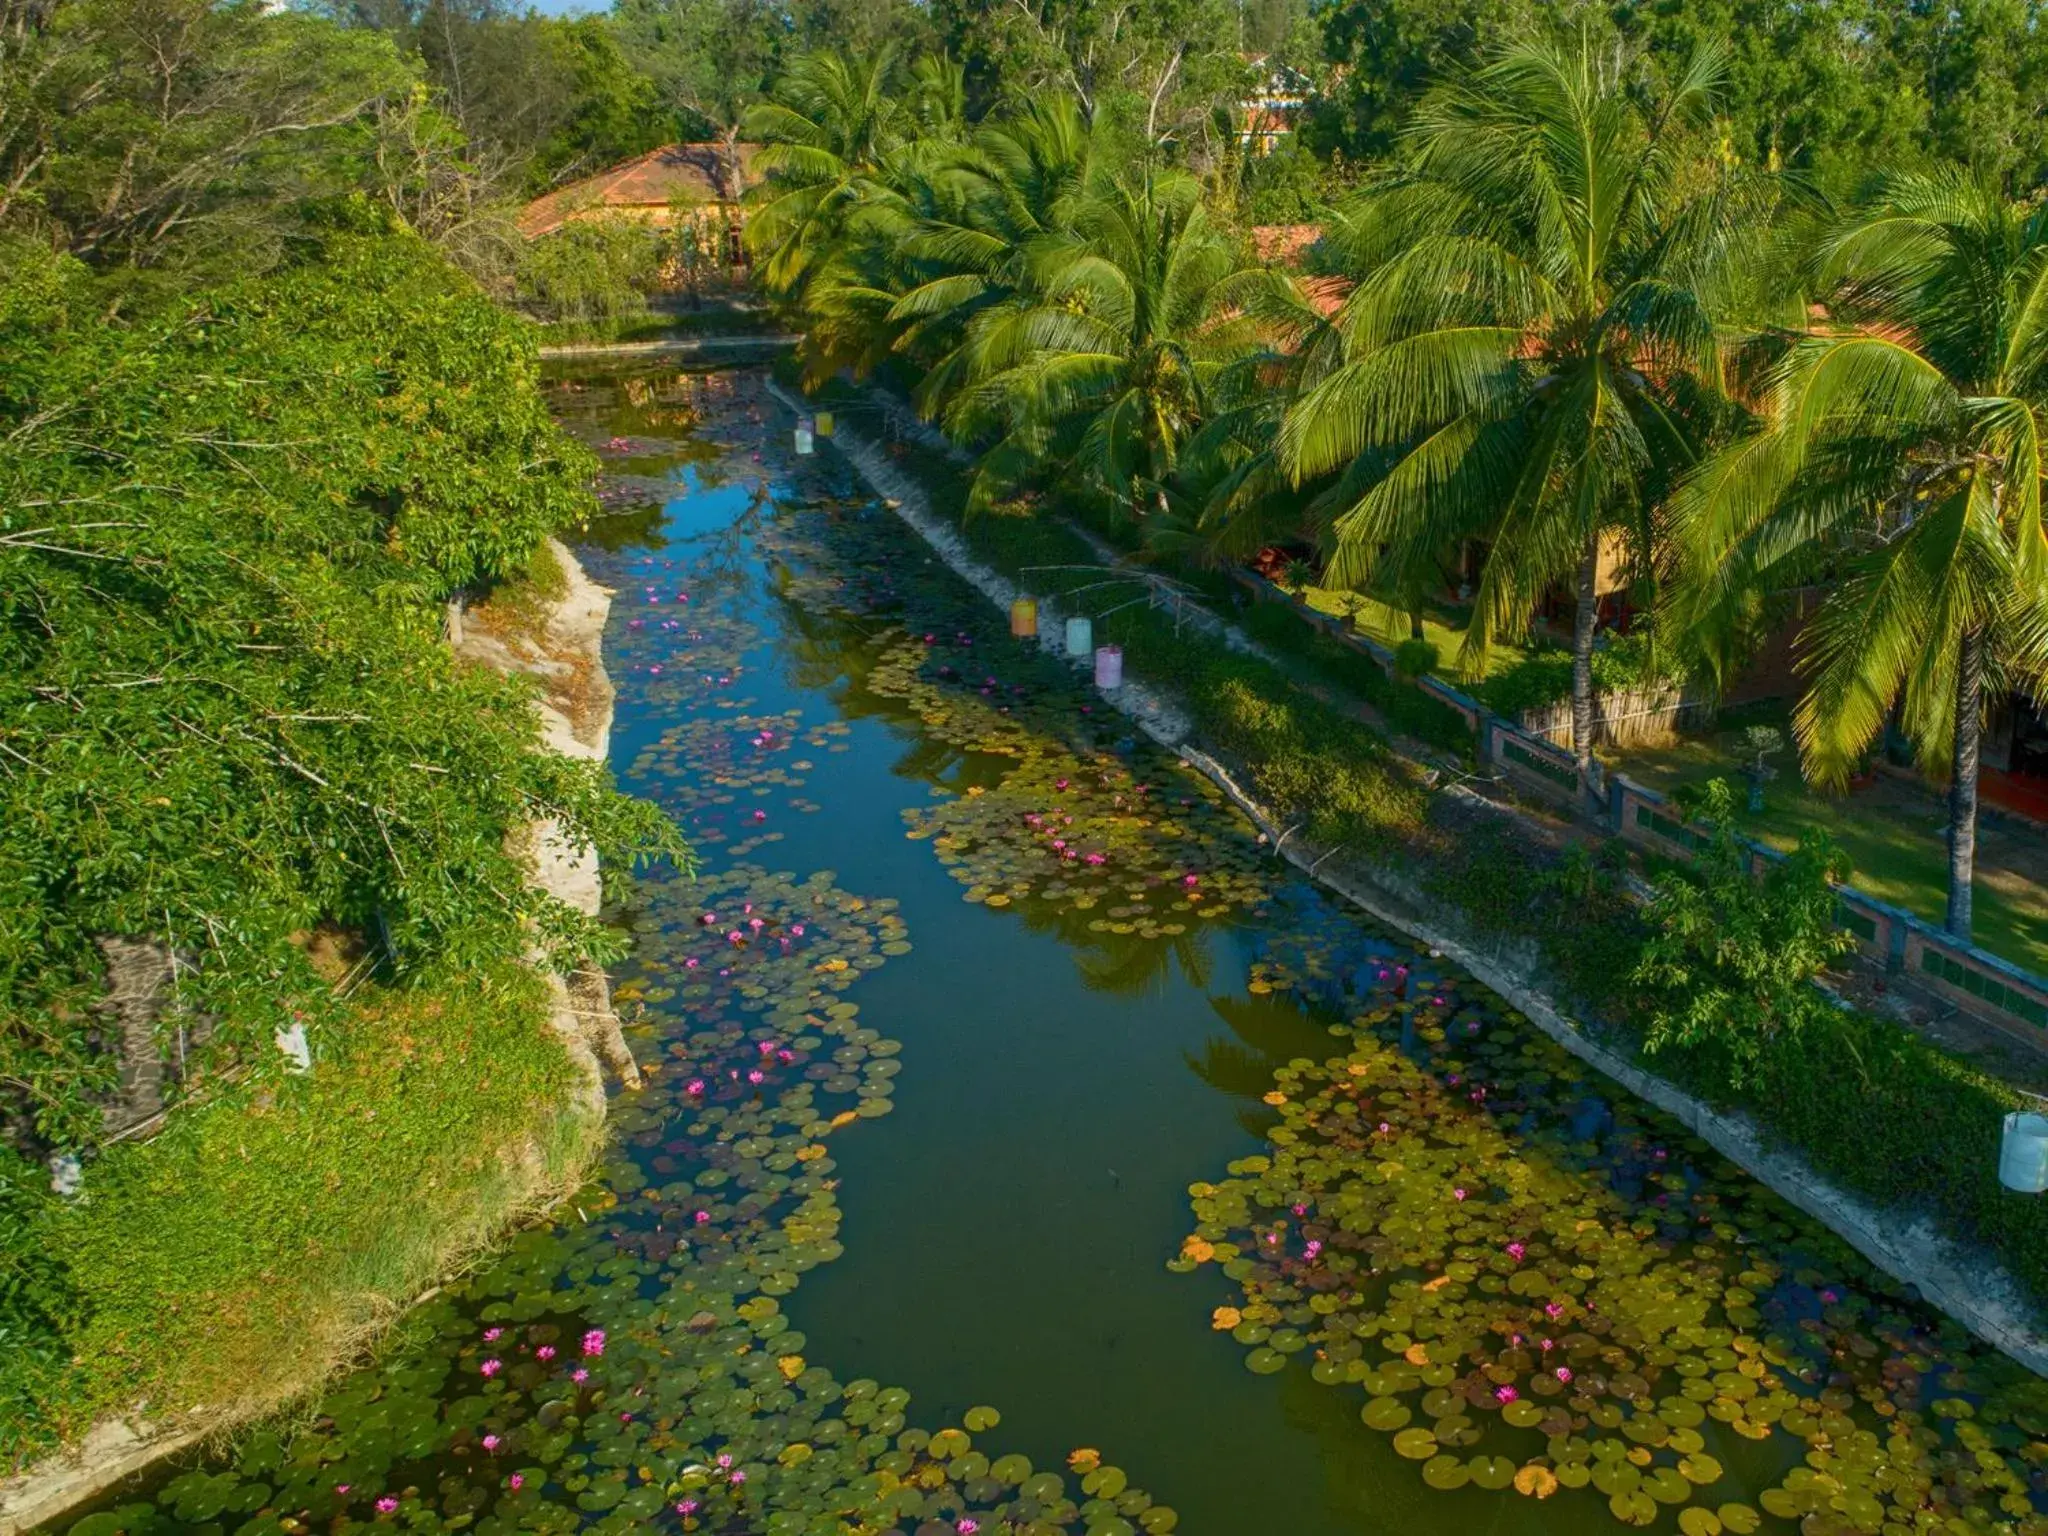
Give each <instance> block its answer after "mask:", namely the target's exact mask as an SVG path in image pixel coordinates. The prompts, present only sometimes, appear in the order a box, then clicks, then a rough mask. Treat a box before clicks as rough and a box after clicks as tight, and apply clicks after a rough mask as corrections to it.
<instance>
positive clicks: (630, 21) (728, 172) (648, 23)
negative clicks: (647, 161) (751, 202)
mask: <svg viewBox="0 0 2048 1536" xmlns="http://www.w3.org/2000/svg"><path fill="white" fill-rule="evenodd" d="M611 25H612V27H613V28H614V30H615V31H616V33H617V35H618V37H619V39H620V42H621V46H622V47H623V48H624V50H625V52H626V55H627V57H628V58H629V59H631V60H632V61H633V63H634V65H635V67H637V68H638V69H641V70H644V71H645V72H646V73H647V75H648V76H649V78H650V79H651V80H652V82H653V85H654V88H655V90H656V91H657V92H658V93H659V94H660V95H661V96H662V97H663V98H664V99H666V100H667V101H669V102H670V103H672V104H673V105H674V106H675V107H676V108H678V109H679V112H680V115H681V116H682V117H683V119H684V131H685V133H686V134H687V135H688V136H689V137H693V138H695V137H701V136H705V135H708V136H710V137H712V138H715V139H716V140H717V141H718V142H719V143H720V144H721V145H723V146H724V150H725V191H726V196H727V197H729V198H731V199H733V200H735V201H737V200H738V198H739V196H740V194H741V193H742V192H743V191H745V188H744V187H743V186H742V185H741V178H740V172H741V167H740V158H739V138H740V131H741V124H742V123H743V122H745V120H746V115H747V112H748V111H749V109H751V108H752V107H753V106H755V105H756V104H757V103H758V102H759V101H760V100H761V98H762V96H763V94H764V92H765V90H766V87H767V83H768V78H769V76H770V74H771V73H772V72H773V70H774V69H775V65H776V60H777V57H778V55H779V54H780V52H781V50H782V48H783V47H784V46H785V42H786V32H785V29H784V27H783V24H782V19H781V17H780V15H779V14H778V13H777V12H776V10H775V9H774V8H773V7H772V6H770V5H769V4H768V3H767V0H619V3H618V4H617V5H615V6H614V7H613V10H612V14H611Z"/></svg>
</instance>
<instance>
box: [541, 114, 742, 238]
mask: <svg viewBox="0 0 2048 1536" xmlns="http://www.w3.org/2000/svg"><path fill="white" fill-rule="evenodd" d="M758 152H759V146H758V145H754V144H732V145H726V144H665V145H663V146H662V147H661V148H660V149H655V150H649V151H648V152H647V153H646V154H644V155H641V156H640V157H639V158H638V159H634V160H628V161H627V162H626V163H625V164H623V165H615V166H613V167H612V168H611V169H610V170H608V171H600V172H598V173H597V174H596V175H595V176H586V177H584V178H583V179H582V180H581V181H574V182H571V183H570V184H569V185H568V186H566V187H558V188H557V189H556V190H554V191H553V192H550V193H548V194H547V196H545V197H540V198H536V199H534V201H532V202H530V203H528V204H527V205H526V207H525V208H524V209H523V210H522V211H521V213H520V215H519V232H520V233H521V234H523V235H524V236H526V238H527V239H529V240H538V239H539V238H540V237H541V236H543V235H549V234H553V233H554V232H555V231H556V230H558V229H560V228H562V227H563V226H564V225H566V224H570V223H573V222H575V221H577V220H579V219H601V218H628V219H640V220H644V221H646V222H647V223H650V224H653V225H655V226H657V227H659V228H663V229H667V228H671V227H673V226H674V225H675V224H677V223H678V222H680V221H683V220H688V219H695V220H702V221H704V222H705V223H706V225H707V226H708V227H710V228H712V229H715V230H716V232H717V237H718V242H719V245H720V251H719V255H720V259H722V260H723V261H724V262H725V264H726V265H727V266H732V267H738V266H743V265H745V263H746V251H745V249H744V248H743V247H742V246H741V244H740V227H741V224H742V222H743V219H744V214H743V210H742V207H741V201H740V200H741V198H742V197H743V196H744V195H745V193H746V190H747V188H748V187H749V186H751V185H752V184H753V179H754V178H753V162H754V156H755V155H756V154H757V153H758Z"/></svg>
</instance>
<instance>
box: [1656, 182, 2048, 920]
mask: <svg viewBox="0 0 2048 1536" xmlns="http://www.w3.org/2000/svg"><path fill="white" fill-rule="evenodd" d="M1811 278H1812V281H1813V284H1814V291H1815V292H1817V293H1819V294H1822V295H1824V297H1825V307H1824V308H1819V307H1817V308H1815V309H1814V310H1813V311H1812V312H1811V313H1812V315H1813V316H1814V318H1813V319H1811V321H1810V322H1809V324H1808V325H1806V326H1805V327H1804V328H1803V329H1802V330H1801V331H1800V332H1799V333H1796V334H1791V335H1780V336H1778V337H1775V338H1771V339H1770V340H1771V343H1772V345H1773V350H1775V351H1778V352H1779V353H1780V355H1779V356H1778V358H1777V360H1776V361H1775V363H1774V364H1772V365H1771V366H1770V367H1769V369H1768V371H1767V372H1766V373H1765V374H1764V375H1763V377H1762V380H1761V386H1760V390H1759V399H1758V410H1757V422H1756V426H1755V429H1754V430H1753V431H1751V432H1749V433H1748V434H1746V435H1745V436H1743V437H1741V438H1740V439H1738V440H1737V441H1735V442H1732V443H1730V444H1729V445H1728V446H1727V447H1726V448H1724V449H1723V450H1722V451H1721V452H1720V453H1719V454H1717V455H1716V456H1715V457H1714V458H1713V459H1712V460H1711V461H1710V462H1709V463H1708V464H1707V465H1706V466H1704V468H1703V469H1702V470H1701V471H1700V473H1699V474H1698V475H1697V476H1696V478H1695V479H1694V480H1693V481H1692V483H1691V484H1690V485H1689V486H1688V487H1687V488H1686V490H1685V491H1684V493H1683V494H1682V495H1681V496H1680V497H1679V498H1678V500H1677V503H1676V507H1675V512H1676V527H1677V547H1678V558H1679V568H1678V577H1679V579H1678V581H1677V582H1676V583H1675V598H1674V603H1673V612H1674V615H1675V617H1676V618H1677V620H1678V622H1680V623H1682V624H1683V625H1685V626H1686V627H1687V628H1688V630H1690V631H1691V632H1692V633H1694V634H1695V635H1697V636H1700V637H1702V638H1703V639H1704V640H1706V641H1708V642H1710V643H1713V644H1717V645H1718V649H1719V651H1720V654H1721V655H1722V657H1723V659H1724V660H1725V659H1726V658H1727V657H1728V656H1730V655H1732V654H1733V652H1734V645H1733V642H1734V641H1735V640H1736V639H1737V638H1738V637H1739V636H1740V634H1741V632H1742V631H1743V629H1744V628H1745V626H1746V624H1747V622H1748V621H1749V620H1750V619H1752V618H1753V617H1754V615H1755V614H1756V612H1757V609H1758V607H1759V604H1760V600H1761V599H1760V596H1759V595H1760V594H1763V593H1767V592H1769V591H1771V590H1773V589H1782V588H1784V587H1786V586H1789V585H1796V584H1799V583H1801V582H1805V581H1811V580H1814V579H1826V578H1832V581H1831V585H1830V588H1829V591H1828V593H1827V595H1826V597H1825V598H1824V599H1823V600H1822V602H1821V605H1820V608H1819V609H1818V611H1817V612H1816V613H1815V615H1814V617H1813V619H1812V620H1811V621H1810V622H1809V623H1808V624H1807V626H1806V628H1805V629H1804V631H1803V632H1802V635H1801V641H1800V663H1801V667H1802V670H1803V671H1804V674H1805V678H1806V691H1805V693H1804V695H1803V696H1802V697H1801V699H1800V701H1799V705H1798V709H1797V711H1796V713H1795V716H1794V728H1795V733H1796V735H1797V737H1798V740H1799V748H1800V754H1801V757H1802V759H1803V761H1804V764H1805V767H1806V771H1807V773H1808V775H1809V776H1810V777H1811V778H1813V779H1815V780H1816V781H1817V782H1819V783H1821V784H1823V785H1839V784H1841V783H1842V782H1843V781H1844V780H1845V779H1846V778H1847V776H1848V774H1849V772H1850V770H1851V766H1852V765H1853V764H1854V763H1855V762H1856V761H1857V760H1858V759H1859V758H1860V757H1861V756H1863V755H1864V754H1865V753H1866V752H1867V751H1868V749H1869V747H1870V744H1871V742H1872V740H1873V739H1874V738H1875V737H1876V736H1877V735H1878V733H1879V732H1880V731H1881V730H1882V729H1883V728H1884V724H1885V721H1886V719H1887V717H1888V716H1889V715H1890V714H1891V713H1892V711H1893V710H1894V708H1895V707H1896V708H1897V710H1898V718H1899V720H1900V722H1901V724H1902V725H1903V727H1904V729H1905V730H1906V732H1907V733H1908V734H1909V735H1910V736H1911V737H1912V739H1913V741H1914V743H1915V745H1916V747H1917V749H1918V751H1919V753H1920V756H1921V758H1922V761H1923V762H1926V763H1928V764H1930V765H1933V766H1935V767H1936V768H1937V769H1945V770H1946V772H1947V774H1948V776H1949V828H1948V838H1949V891H1948V916H1947V926H1948V930H1949V932H1951V933H1953V934H1955V935H1956V936H1957V937H1959V938H1968V937H1969V934H1970V916H1971V912H1970V908H1971V900H1970V896H1971V877H1972V871H1973V864H1974V860H1975V853H1976V824H1977V759H1978V742H1979V734H1980V729H1981V725H1982V718H1983V708H1984V696H1985V693H1986V690H1987V689H1998V688H2005V687H2012V686H2024V685H2028V684H2032V685H2034V686H2038V685H2039V684H2040V681H2041V679H2042V678H2043V677H2044V676H2048V542H2044V533H2043V527H2042V520H2041V484H2042V477H2043V474H2044V473H2048V462H2044V455H2043V446H2042V445H2043V441H2044V439H2048V212H2044V211H2043V210H2042V209H2040V208H2039V207H2038V206H2034V205H2032V204H2025V203H2014V202H2012V201H2010V200H2008V199H2007V198H2005V197H2004V196H2003V195H2001V194H2000V193H1999V191H1998V190H1997V188H1996V187H1994V186H1993V185H1991V184H1989V183H1988V182H1985V181H1982V180H1978V179H1976V178H1974V177H1972V176H1970V175H1969V174H1967V173H1965V172H1962V171H1952V172H1944V173H1937V174H1933V175H1926V176H1911V177H1901V178H1897V179H1894V180H1892V181H1890V182H1889V183H1888V184H1887V185H1886V186H1885V187H1884V188H1883V189H1882V191H1881V192H1880V194H1879V195H1877V196H1876V197H1875V198H1874V199H1873V200H1872V201H1871V202H1869V203H1868V204H1867V205H1866V206H1864V207H1862V208H1860V209H1858V210H1856V211H1855V212H1854V213H1852V214H1851V215H1850V216H1848V217H1847V218H1846V219H1844V220H1842V221H1840V222H1839V223H1838V224H1836V225H1835V226H1834V227H1833V228H1832V229H1830V230H1828V231H1827V232H1826V233H1825V234H1824V235H1823V236H1822V237H1821V238H1820V239H1819V241H1818V242H1817V250H1816V253H1815V256H1814V259H1813V264H1812V268H1811Z"/></svg>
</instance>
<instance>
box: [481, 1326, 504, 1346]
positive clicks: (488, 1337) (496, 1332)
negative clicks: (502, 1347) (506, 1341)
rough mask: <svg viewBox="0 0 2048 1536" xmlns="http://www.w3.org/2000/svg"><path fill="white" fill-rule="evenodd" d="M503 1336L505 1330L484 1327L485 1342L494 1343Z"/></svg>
mask: <svg viewBox="0 0 2048 1536" xmlns="http://www.w3.org/2000/svg"><path fill="white" fill-rule="evenodd" d="M503 1337H505V1330H504V1329H502V1328H486V1329H485V1330H484V1342H485V1343H486V1344H495V1343H497V1342H498V1340H500V1339H502V1338H503Z"/></svg>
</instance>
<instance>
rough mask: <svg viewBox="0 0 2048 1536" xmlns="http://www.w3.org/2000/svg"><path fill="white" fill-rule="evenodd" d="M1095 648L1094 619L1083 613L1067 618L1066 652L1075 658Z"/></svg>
mask: <svg viewBox="0 0 2048 1536" xmlns="http://www.w3.org/2000/svg"><path fill="white" fill-rule="evenodd" d="M1094 649H1095V621H1094V620H1093V619H1090V618H1088V617H1087V616H1086V615H1085V614H1084V615H1082V616H1081V617H1080V618H1078V619H1069V620H1067V654H1068V655H1069V656H1071V657H1073V658H1074V659H1075V660H1077V661H1078V660H1079V659H1080V658H1081V657H1083V656H1086V655H1087V654H1088V653H1089V652H1090V651H1092V650H1094Z"/></svg>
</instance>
